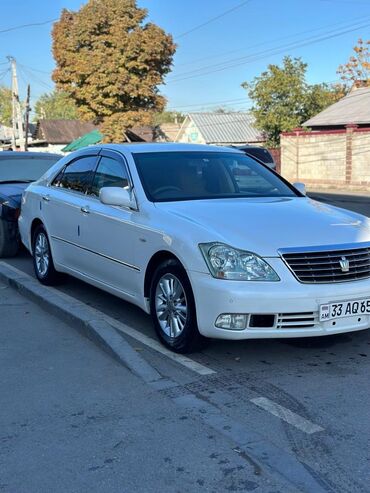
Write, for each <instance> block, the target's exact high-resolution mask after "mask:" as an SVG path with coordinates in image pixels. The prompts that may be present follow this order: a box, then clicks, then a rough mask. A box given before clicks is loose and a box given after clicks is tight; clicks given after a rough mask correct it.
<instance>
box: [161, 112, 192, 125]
mask: <svg viewBox="0 0 370 493" xmlns="http://www.w3.org/2000/svg"><path fill="white" fill-rule="evenodd" d="M184 120H185V115H184V114H183V113H180V112H179V111H162V112H160V113H156V114H155V115H154V119H153V123H154V125H162V123H179V124H180V123H182V122H183V121H184Z"/></svg>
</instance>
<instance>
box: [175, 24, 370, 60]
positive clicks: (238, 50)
mask: <svg viewBox="0 0 370 493" xmlns="http://www.w3.org/2000/svg"><path fill="white" fill-rule="evenodd" d="M363 20H364V16H361V17H354V18H353V19H351V21H350V23H352V22H357V21H358V22H360V21H363ZM343 24H344V25H345V26H347V25H348V21H341V22H335V23H334V24H330V25H329V26H328V25H326V26H321V27H317V28H314V29H308V30H306V31H300V32H299V33H294V34H290V35H288V36H282V37H279V38H275V39H272V40H270V41H263V42H262V43H256V44H254V45H251V46H249V47H248V48H257V47H259V46H264V45H266V44H274V43H276V42H278V41H283V40H284V39H290V38H294V37H296V36H299V35H303V34H309V33H312V32H316V31H321V30H323V29H327V28H328V27H335V26H341V25H343ZM244 50H245V48H238V49H237V50H231V51H226V52H223V53H218V54H217V55H210V56H207V57H202V58H197V59H195V60H192V61H191V62H185V63H180V64H179V65H176V67H184V66H186V65H193V64H194V63H197V62H202V61H204V60H210V59H212V58H222V57H224V56H226V55H231V54H233V53H240V52H241V51H244Z"/></svg>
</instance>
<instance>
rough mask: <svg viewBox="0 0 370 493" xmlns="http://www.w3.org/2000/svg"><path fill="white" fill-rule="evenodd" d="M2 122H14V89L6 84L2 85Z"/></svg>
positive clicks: (4, 123) (0, 98)
mask: <svg viewBox="0 0 370 493" xmlns="http://www.w3.org/2000/svg"><path fill="white" fill-rule="evenodd" d="M0 123H1V124H2V125H6V126H10V125H11V124H12V91H11V90H10V89H9V88H7V87H4V86H0Z"/></svg>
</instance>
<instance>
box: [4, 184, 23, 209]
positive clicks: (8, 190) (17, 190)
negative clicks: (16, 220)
mask: <svg viewBox="0 0 370 493" xmlns="http://www.w3.org/2000/svg"><path fill="white" fill-rule="evenodd" d="M28 185H29V183H3V184H1V183H0V202H4V201H5V200H12V201H13V202H16V203H17V204H20V203H21V199H22V193H23V191H24V190H25V189H26V188H27V187H28Z"/></svg>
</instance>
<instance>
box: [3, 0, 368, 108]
mask: <svg viewBox="0 0 370 493" xmlns="http://www.w3.org/2000/svg"><path fill="white" fill-rule="evenodd" d="M83 3H85V2H83V1H81V0H33V1H29V0H13V1H12V2H9V1H7V0H0V7H1V17H0V84H5V85H10V73H9V72H6V70H7V68H8V64H7V59H6V56H8V55H11V56H13V57H14V58H15V59H16V60H17V64H18V76H19V86H20V97H21V99H25V96H26V84H27V83H28V82H29V83H30V84H31V95H32V97H31V99H32V102H33V104H34V102H35V101H36V100H37V98H38V97H39V96H40V95H41V94H43V93H45V92H50V91H52V90H53V82H52V80H51V72H52V70H53V67H54V60H53V57H52V52H51V34H50V33H51V26H52V23H48V24H45V25H39V26H33V27H27V28H24V29H20V30H14V31H9V32H1V31H3V30H6V29H8V28H12V27H14V26H18V25H21V24H31V23H41V22H45V21H49V20H52V19H57V18H58V17H59V16H60V12H61V10H62V9H63V8H67V9H69V10H78V9H79V7H80V6H81V5H82V4H83ZM138 5H139V6H140V7H145V8H147V9H148V20H150V21H151V22H154V23H156V24H158V25H159V26H161V27H162V28H163V29H165V31H166V32H168V33H171V34H172V35H173V36H174V39H175V42H176V43H177V45H178V47H177V52H176V55H175V58H174V63H173V70H172V72H171V73H170V74H169V75H168V76H167V78H166V83H165V85H163V86H162V87H161V92H162V94H163V95H164V96H165V97H166V98H167V100H168V104H167V106H168V108H169V109H176V110H179V111H182V112H184V113H187V112H191V111H207V110H208V111H210V110H213V109H215V108H217V107H221V106H222V107H224V108H227V109H229V110H230V111H233V110H247V109H248V108H249V107H250V106H251V102H250V101H249V100H248V97H247V93H246V91H245V89H243V88H242V87H241V84H242V83H243V82H244V81H251V80H253V78H254V77H256V76H258V75H260V74H261V72H263V71H264V70H265V69H266V68H267V66H268V64H270V63H276V64H280V63H281V62H282V59H283V57H284V56H285V55H291V56H293V57H301V58H302V59H303V61H304V62H306V63H307V64H308V70H307V79H308V82H309V83H320V82H334V81H337V80H338V75H337V74H336V70H337V67H338V66H339V65H340V64H341V63H345V62H346V61H347V60H348V58H349V57H350V56H351V52H352V48H353V46H354V45H355V44H356V42H357V39H358V38H359V37H362V38H363V39H367V40H368V39H370V0H310V1H309V2H302V1H297V0H244V1H242V0H186V1H184V0H138ZM15 13H16V15H14V14H15Z"/></svg>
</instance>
